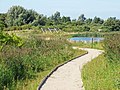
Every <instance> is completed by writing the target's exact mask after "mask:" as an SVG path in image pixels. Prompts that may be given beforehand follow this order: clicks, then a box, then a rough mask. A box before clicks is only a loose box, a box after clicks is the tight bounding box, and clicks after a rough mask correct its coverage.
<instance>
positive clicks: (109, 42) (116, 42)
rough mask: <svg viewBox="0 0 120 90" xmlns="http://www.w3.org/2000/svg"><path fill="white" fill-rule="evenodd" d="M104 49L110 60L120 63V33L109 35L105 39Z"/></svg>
mask: <svg viewBox="0 0 120 90" xmlns="http://www.w3.org/2000/svg"><path fill="white" fill-rule="evenodd" d="M104 49H105V51H106V56H107V58H108V60H109V62H119V63H120V34H111V35H107V36H106V38H105V41H104Z"/></svg>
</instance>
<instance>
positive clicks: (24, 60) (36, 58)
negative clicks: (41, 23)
mask: <svg viewBox="0 0 120 90" xmlns="http://www.w3.org/2000/svg"><path fill="white" fill-rule="evenodd" d="M20 36H21V35H20ZM2 38H4V37H3V36H1V38H0V40H1V43H0V45H3V48H2V50H1V51H0V90H7V89H9V90H36V89H37V87H38V85H39V83H40V81H41V80H42V79H43V77H44V76H46V75H47V74H48V73H49V72H50V71H51V70H52V69H53V68H54V67H56V66H57V65H59V64H61V63H64V62H65V61H67V60H70V59H72V58H74V57H76V56H78V55H81V54H84V53H85V51H82V50H73V49H72V45H71V44H70V43H69V42H68V41H67V40H66V39H65V38H62V37H60V36H57V35H47V34H42V35H39V34H38V33H36V32H35V33H32V34H31V33H30V34H29V35H28V36H27V37H22V39H23V40H22V46H20V47H18V46H15V45H13V43H6V41H5V43H3V41H2V40H4V39H2ZM14 39H15V40H16V37H14V38H11V37H10V39H9V38H8V37H6V39H5V40H8V41H9V42H13V40H14ZM18 39H19V38H18ZM11 40H12V41H11ZM20 40H21V39H20ZM8 41H7V42H8ZM16 43H17V41H16V42H15V44H16ZM18 44H19V43H18Z"/></svg>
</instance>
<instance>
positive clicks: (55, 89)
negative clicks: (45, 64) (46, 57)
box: [40, 48, 103, 90]
mask: <svg viewBox="0 0 120 90" xmlns="http://www.w3.org/2000/svg"><path fill="white" fill-rule="evenodd" d="M84 50H87V51H88V54H86V55H84V56H82V57H79V58H77V59H75V60H73V61H71V62H68V63H67V64H65V65H63V66H61V67H59V68H58V69H57V71H55V72H54V73H53V74H52V75H51V76H50V77H49V78H48V79H47V81H46V83H45V84H44V85H43V86H42V88H41V89H40V90H84V87H83V82H82V79H81V69H82V67H83V65H84V64H86V63H87V62H89V61H91V60H92V59H93V58H95V57H97V56H98V55H100V54H101V53H102V52H103V51H101V50H96V49H88V48H84Z"/></svg>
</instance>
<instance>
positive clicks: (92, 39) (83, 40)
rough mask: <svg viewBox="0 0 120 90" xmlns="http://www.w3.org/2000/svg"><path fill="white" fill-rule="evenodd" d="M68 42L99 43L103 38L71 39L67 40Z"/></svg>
mask: <svg viewBox="0 0 120 90" xmlns="http://www.w3.org/2000/svg"><path fill="white" fill-rule="evenodd" d="M69 40H70V41H75V42H80V41H82V42H100V41H102V40H104V38H101V37H73V38H70V39H69Z"/></svg>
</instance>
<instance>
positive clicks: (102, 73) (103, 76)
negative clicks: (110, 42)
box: [82, 55, 120, 90]
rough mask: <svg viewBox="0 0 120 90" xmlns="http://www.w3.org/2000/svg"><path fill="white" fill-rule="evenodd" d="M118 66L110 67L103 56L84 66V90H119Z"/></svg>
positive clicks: (119, 66)
mask: <svg viewBox="0 0 120 90" xmlns="http://www.w3.org/2000/svg"><path fill="white" fill-rule="evenodd" d="M119 71H120V65H119V64H115V65H112V66H110V65H109V64H108V63H107V62H106V58H105V57H104V55H100V56H99V57H97V58H96V59H94V60H93V61H91V62H89V63H88V64H86V65H85V66H84V68H83V70H82V79H83V83H84V87H85V90H119V89H120V72H119Z"/></svg>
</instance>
